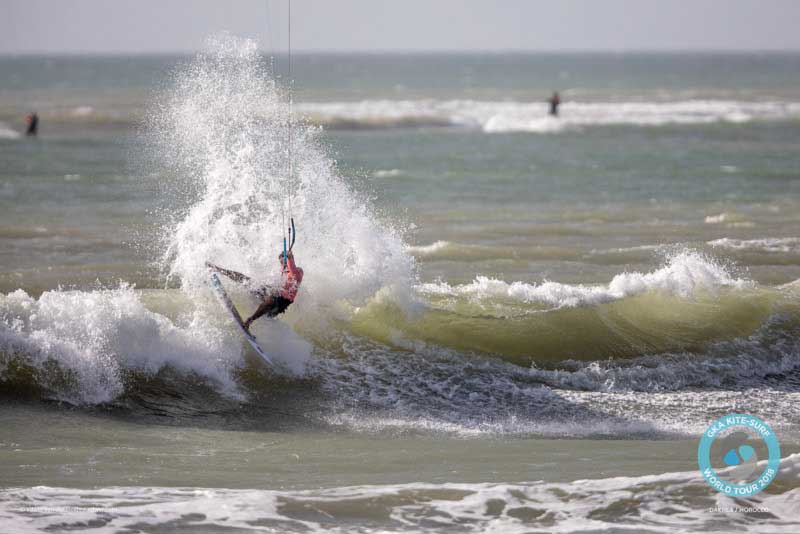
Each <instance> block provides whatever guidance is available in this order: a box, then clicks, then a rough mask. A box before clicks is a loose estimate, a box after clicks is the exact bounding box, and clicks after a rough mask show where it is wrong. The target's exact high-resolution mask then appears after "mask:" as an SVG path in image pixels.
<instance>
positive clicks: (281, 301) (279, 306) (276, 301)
mask: <svg viewBox="0 0 800 534" xmlns="http://www.w3.org/2000/svg"><path fill="white" fill-rule="evenodd" d="M291 304H292V301H291V300H289V299H287V298H284V297H281V296H278V295H275V296H274V297H272V307H271V308H270V309H269V311H268V312H267V313H266V314H265V315H266V316H267V317H275V316H276V315H280V314H282V313H283V312H285V311H286V308H288V307H289V306H290V305H291Z"/></svg>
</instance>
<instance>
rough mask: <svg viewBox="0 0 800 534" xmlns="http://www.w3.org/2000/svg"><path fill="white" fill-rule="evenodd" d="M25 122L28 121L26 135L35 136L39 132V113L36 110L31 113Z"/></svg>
mask: <svg viewBox="0 0 800 534" xmlns="http://www.w3.org/2000/svg"><path fill="white" fill-rule="evenodd" d="M25 122H27V123H28V129H27V130H25V135H30V136H35V135H36V134H38V133H39V115H37V114H36V112H33V113H30V114H29V115H28V116H27V117H25Z"/></svg>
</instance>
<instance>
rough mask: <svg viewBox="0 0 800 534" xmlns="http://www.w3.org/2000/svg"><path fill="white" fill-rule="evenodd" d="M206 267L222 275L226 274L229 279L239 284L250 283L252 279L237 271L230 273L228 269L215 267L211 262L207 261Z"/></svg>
mask: <svg viewBox="0 0 800 534" xmlns="http://www.w3.org/2000/svg"><path fill="white" fill-rule="evenodd" d="M206 266H207V267H208V268H209V269H212V270H214V271H217V272H218V273H220V274H224V275H225V276H227V277H228V278H230V279H231V280H233V281H234V282H239V283H240V284H244V283H245V282H249V281H250V277H249V276H247V275H244V274H242V273H239V272H236V271H230V270H228V269H223V268H222V267H220V266H218V265H214V264H213V263H211V262H208V261H207V262H206Z"/></svg>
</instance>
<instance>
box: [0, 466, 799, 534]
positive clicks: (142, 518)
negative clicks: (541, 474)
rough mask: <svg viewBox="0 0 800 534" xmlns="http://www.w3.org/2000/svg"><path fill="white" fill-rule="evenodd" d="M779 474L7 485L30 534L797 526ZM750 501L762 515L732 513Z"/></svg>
mask: <svg viewBox="0 0 800 534" xmlns="http://www.w3.org/2000/svg"><path fill="white" fill-rule="evenodd" d="M765 466H766V462H760V463H759V468H762V467H765ZM776 481H777V482H775V483H773V484H774V485H775V486H776V488H778V487H780V488H781V489H776V490H775V491H770V492H766V491H765V492H761V493H759V494H758V495H756V496H754V497H751V498H749V499H746V503H743V502H742V500H741V499H735V498H731V497H727V496H724V495H722V494H719V493H716V492H714V491H713V490H711V489H710V488H708V486H707V485H706V483H705V481H704V480H703V478H702V476H701V474H700V473H699V472H698V471H697V470H688V471H681V472H671V473H663V474H648V475H641V476H619V477H611V478H590V479H585V480H575V481H569V482H542V481H539V482H520V483H500V484H498V483H485V482H481V483H443V484H430V483H411V484H393V485H392V484H385V485H372V486H368V485H364V486H346V487H335V488H326V489H313V490H289V491H276V490H259V489H248V490H237V489H225V488H165V487H153V488H140V487H113V488H96V489H92V490H82V489H72V488H53V487H47V486H38V487H33V488H9V489H5V490H3V491H2V493H0V511H2V514H3V516H4V520H5V522H6V525H7V526H8V527H9V528H10V529H11V530H13V531H14V532H20V533H32V532H50V531H53V530H55V529H62V528H67V529H70V530H72V529H75V528H76V527H78V528H86V527H91V529H92V531H93V532H98V533H101V534H102V533H112V532H120V531H127V530H142V529H146V530H150V529H156V530H159V529H161V528H170V529H179V530H192V531H198V530H201V531H209V532H210V531H218V530H237V531H242V532H245V531H247V532H249V531H252V530H263V529H264V528H267V529H270V530H279V531H281V532H334V533H338V532H352V531H354V530H358V531H359V532H367V533H370V532H384V533H390V532H412V533H416V532H420V533H421V532H430V531H431V529H432V528H436V529H437V530H447V531H453V532H507V533H510V534H516V533H523V532H531V530H532V529H534V530H541V529H544V530H546V531H548V532H571V533H582V532H586V533H589V532H617V531H621V530H631V531H637V532H641V531H647V532H654V533H671V532H676V531H680V532H686V533H700V532H707V531H708V529H709V528H710V526H713V528H714V529H717V530H720V529H724V530H725V531H731V532H732V531H750V532H755V531H758V532H761V533H767V534H772V533H793V532H796V530H797V527H798V525H799V523H798V520H797V513H796V512H797V506H796V501H797V499H798V498H800V489H799V488H798V487H797V485H798V481H800V455H797V454H794V455H790V456H787V457H785V458H782V459H781V461H780V465H779V468H778V475H777V478H776ZM778 483H780V486H779V484H778ZM632 503H634V504H635V506H634V505H633V504H632ZM742 507H747V508H751V509H753V510H754V511H755V513H727V512H726V510H728V509H734V508H742ZM760 510H764V511H763V512H760ZM754 527H755V528H754Z"/></svg>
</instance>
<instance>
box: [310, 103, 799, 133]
mask: <svg viewBox="0 0 800 534" xmlns="http://www.w3.org/2000/svg"><path fill="white" fill-rule="evenodd" d="M297 109H298V112H300V113H301V114H303V115H304V116H305V117H307V119H308V120H309V121H311V122H313V123H316V124H320V125H322V126H324V127H327V128H331V129H376V128H408V127H417V128H420V127H436V126H449V127H463V128H473V129H479V130H482V131H484V132H486V133H509V132H533V133H551V132H559V131H563V130H565V129H575V128H584V127H591V126H613V125H628V126H650V127H657V126H665V125H669V124H709V123H715V122H727V123H731V124H739V123H744V122H751V121H775V120H778V121H780V120H793V119H797V118H798V117H800V104H796V103H787V102H780V101H775V102H751V101H739V100H684V101H675V102H572V101H568V102H565V103H564V104H563V105H562V113H561V115H560V117H558V118H554V117H550V116H549V115H548V113H547V106H546V104H544V103H541V102H506V101H478V100H434V99H421V100H362V101H358V102H306V103H302V104H299V105H298V106H297Z"/></svg>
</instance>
